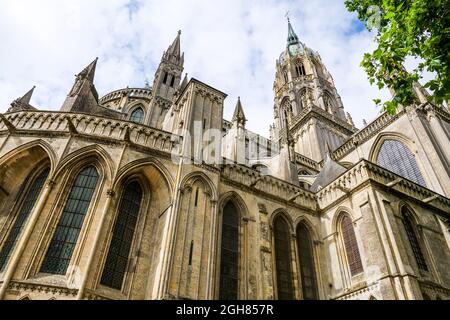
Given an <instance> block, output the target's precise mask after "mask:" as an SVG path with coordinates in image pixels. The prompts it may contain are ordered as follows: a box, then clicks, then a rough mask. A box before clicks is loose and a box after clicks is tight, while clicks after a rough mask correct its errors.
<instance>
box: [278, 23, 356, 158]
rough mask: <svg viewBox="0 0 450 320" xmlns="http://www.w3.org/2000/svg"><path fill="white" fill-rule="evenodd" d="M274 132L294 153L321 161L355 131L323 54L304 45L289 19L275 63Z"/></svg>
mask: <svg viewBox="0 0 450 320" xmlns="http://www.w3.org/2000/svg"><path fill="white" fill-rule="evenodd" d="M273 90H274V94H275V101H274V114H275V129H276V133H277V136H278V137H289V139H291V140H292V141H293V146H294V150H295V151H296V152H298V153H300V154H302V155H305V156H307V157H309V158H311V159H313V160H315V161H321V160H322V159H323V158H324V157H325V154H326V152H327V144H328V146H329V147H330V148H332V149H336V148H337V147H338V146H340V145H341V144H342V143H343V142H344V141H345V140H346V139H347V138H348V137H349V136H350V135H351V134H353V133H354V132H355V131H356V128H355V127H354V124H353V121H352V119H351V117H350V115H349V114H348V113H347V114H346V113H345V112H344V106H343V104H342V101H341V97H340V96H339V94H338V93H337V90H336V87H335V85H334V81H333V78H332V77H331V74H330V73H329V72H328V70H327V69H326V68H325V65H324V64H323V63H322V60H321V58H320V55H319V54H318V53H317V52H315V51H313V50H311V49H310V48H308V47H307V46H306V45H305V44H304V43H302V42H301V41H300V40H299V38H298V36H297V34H296V33H295V32H294V29H293V28H292V25H291V22H290V21H289V19H288V38H287V45H286V49H285V50H284V51H283V52H282V53H281V55H280V57H279V59H278V60H277V62H276V75H275V82H274V85H273Z"/></svg>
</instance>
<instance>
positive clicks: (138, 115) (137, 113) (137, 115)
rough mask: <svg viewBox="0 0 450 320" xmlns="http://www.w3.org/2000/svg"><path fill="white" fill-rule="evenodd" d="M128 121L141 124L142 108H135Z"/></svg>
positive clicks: (142, 117)
mask: <svg viewBox="0 0 450 320" xmlns="http://www.w3.org/2000/svg"><path fill="white" fill-rule="evenodd" d="M130 121H133V122H136V123H142V122H143V121H144V111H143V110H142V108H137V109H136V110H134V111H133V112H132V113H131V117H130Z"/></svg>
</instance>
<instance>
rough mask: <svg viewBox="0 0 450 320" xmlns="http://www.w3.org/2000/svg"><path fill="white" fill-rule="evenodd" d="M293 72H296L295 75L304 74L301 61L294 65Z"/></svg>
mask: <svg viewBox="0 0 450 320" xmlns="http://www.w3.org/2000/svg"><path fill="white" fill-rule="evenodd" d="M295 72H296V74H297V77H300V76H304V75H306V70H305V66H304V65H303V63H300V64H297V65H295Z"/></svg>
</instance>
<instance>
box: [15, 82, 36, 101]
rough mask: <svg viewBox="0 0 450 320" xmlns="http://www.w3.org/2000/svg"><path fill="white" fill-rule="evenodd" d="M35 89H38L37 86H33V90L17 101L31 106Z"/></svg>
mask: <svg viewBox="0 0 450 320" xmlns="http://www.w3.org/2000/svg"><path fill="white" fill-rule="evenodd" d="M34 88H36V86H33V88H31V89H30V90H29V91H28V92H27V93H25V94H24V96H23V97H22V98H19V99H17V100H18V101H19V102H21V103H23V104H30V101H31V96H32V95H33V92H34Z"/></svg>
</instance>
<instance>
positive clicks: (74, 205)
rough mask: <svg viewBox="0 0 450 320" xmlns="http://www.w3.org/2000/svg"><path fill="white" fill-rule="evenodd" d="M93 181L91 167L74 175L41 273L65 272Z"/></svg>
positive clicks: (94, 180) (87, 204)
mask: <svg viewBox="0 0 450 320" xmlns="http://www.w3.org/2000/svg"><path fill="white" fill-rule="evenodd" d="M97 180H98V173H97V170H96V169H95V167H94V166H88V167H86V168H84V169H83V170H81V172H80V173H79V174H78V176H77V177H76V179H75V181H74V183H73V185H72V188H71V189H70V192H69V196H68V198H67V201H66V205H65V206H64V210H63V212H62V214H61V218H60V219H59V222H58V225H57V226H56V230H55V233H54V234H53V238H52V240H51V242H50V245H49V247H48V250H47V253H46V254H45V258H44V262H43V263H42V266H41V272H44V273H51V274H62V275H63V274H65V273H66V271H67V267H68V266H69V263H70V259H71V258H72V253H73V250H74V249H75V245H76V243H77V240H78V235H79V234H80V230H81V227H82V226H83V221H84V217H85V215H86V212H87V210H88V208H89V205H90V203H91V199H92V195H93V194H94V190H95V187H96V185H97Z"/></svg>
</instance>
